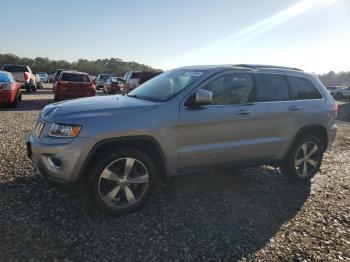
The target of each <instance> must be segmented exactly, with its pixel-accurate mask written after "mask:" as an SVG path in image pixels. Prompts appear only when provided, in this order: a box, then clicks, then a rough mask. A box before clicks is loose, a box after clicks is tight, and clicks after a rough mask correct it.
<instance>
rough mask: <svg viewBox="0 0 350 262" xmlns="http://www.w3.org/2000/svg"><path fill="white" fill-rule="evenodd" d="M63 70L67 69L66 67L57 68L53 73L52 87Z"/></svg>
mask: <svg viewBox="0 0 350 262" xmlns="http://www.w3.org/2000/svg"><path fill="white" fill-rule="evenodd" d="M63 71H68V69H57V71H56V73H55V77H54V78H53V81H52V86H53V88H54V87H55V83H56V81H57V80H58V79H59V77H60V75H61V73H62V72H63Z"/></svg>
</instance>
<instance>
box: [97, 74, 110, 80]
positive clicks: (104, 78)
mask: <svg viewBox="0 0 350 262" xmlns="http://www.w3.org/2000/svg"><path fill="white" fill-rule="evenodd" d="M110 77H111V76H110V75H100V78H99V79H100V80H107V79H108V78H110Z"/></svg>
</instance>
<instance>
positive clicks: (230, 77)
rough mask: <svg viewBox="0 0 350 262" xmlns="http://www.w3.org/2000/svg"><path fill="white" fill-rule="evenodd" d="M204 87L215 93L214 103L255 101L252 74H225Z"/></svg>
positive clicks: (229, 103)
mask: <svg viewBox="0 0 350 262" xmlns="http://www.w3.org/2000/svg"><path fill="white" fill-rule="evenodd" d="M203 89H206V90H209V91H211V92H212V93H213V103H212V104H213V105H232V104H244V103H249V102H252V101H254V98H255V88H254V82H253V78H252V75H251V74H245V73H234V74H227V75H223V76H221V77H219V78H217V79H215V80H213V81H211V82H209V83H208V84H206V85H205V86H204V87H203Z"/></svg>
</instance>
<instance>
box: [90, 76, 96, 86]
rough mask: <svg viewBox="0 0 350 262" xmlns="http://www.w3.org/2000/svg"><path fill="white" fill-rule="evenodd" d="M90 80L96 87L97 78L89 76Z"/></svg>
mask: <svg viewBox="0 0 350 262" xmlns="http://www.w3.org/2000/svg"><path fill="white" fill-rule="evenodd" d="M90 79H91V81H92V83H93V84H94V85H95V86H96V79H97V76H90Z"/></svg>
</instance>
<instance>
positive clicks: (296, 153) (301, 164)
mask: <svg viewBox="0 0 350 262" xmlns="http://www.w3.org/2000/svg"><path fill="white" fill-rule="evenodd" d="M322 158H323V145H322V143H321V141H320V139H319V138H318V137H316V136H312V135H308V136H305V137H302V138H301V139H300V140H299V141H298V142H297V143H296V144H295V145H294V146H293V148H292V149H291V150H290V152H289V153H288V155H287V156H286V158H285V159H284V160H283V163H282V164H281V165H280V168H281V171H282V173H283V174H285V175H286V176H287V177H288V178H289V179H291V180H297V181H307V180H310V179H311V178H312V177H313V176H314V175H315V174H316V173H317V172H318V171H319V169H320V166H321V163H322Z"/></svg>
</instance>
